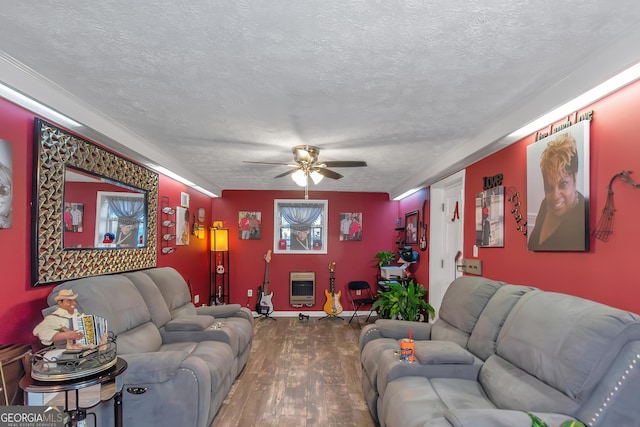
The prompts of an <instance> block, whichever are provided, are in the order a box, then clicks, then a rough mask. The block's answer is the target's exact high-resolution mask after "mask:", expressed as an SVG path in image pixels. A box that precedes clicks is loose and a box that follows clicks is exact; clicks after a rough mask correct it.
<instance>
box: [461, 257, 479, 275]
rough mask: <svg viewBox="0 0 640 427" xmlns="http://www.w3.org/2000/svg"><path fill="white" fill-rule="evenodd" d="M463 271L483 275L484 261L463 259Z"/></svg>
mask: <svg viewBox="0 0 640 427" xmlns="http://www.w3.org/2000/svg"><path fill="white" fill-rule="evenodd" d="M462 271H464V272H465V273H467V274H475V275H477V276H482V261H481V260H479V259H463V260H462Z"/></svg>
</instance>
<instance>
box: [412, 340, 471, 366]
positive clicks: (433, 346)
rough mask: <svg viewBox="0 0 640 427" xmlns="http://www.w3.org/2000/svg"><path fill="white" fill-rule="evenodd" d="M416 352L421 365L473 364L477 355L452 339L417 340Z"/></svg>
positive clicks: (415, 344)
mask: <svg viewBox="0 0 640 427" xmlns="http://www.w3.org/2000/svg"><path fill="white" fill-rule="evenodd" d="M414 352H415V356H416V359H417V361H418V363H420V364H421V365H444V364H452V365H472V364H473V362H474V361H475V357H473V354H471V353H470V352H469V351H467V350H465V349H464V348H462V347H460V346H459V345H458V344H456V343H454V342H451V341H431V340H428V341H424V340H423V341H416V342H415V343H414Z"/></svg>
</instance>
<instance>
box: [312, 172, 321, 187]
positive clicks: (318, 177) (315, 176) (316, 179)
mask: <svg viewBox="0 0 640 427" xmlns="http://www.w3.org/2000/svg"><path fill="white" fill-rule="evenodd" d="M310 176H311V179H312V180H313V183H314V184H316V185H317V184H319V183H320V181H322V178H324V176H323V175H322V174H320V172H318V171H315V170H314V171H313V172H311V175H310Z"/></svg>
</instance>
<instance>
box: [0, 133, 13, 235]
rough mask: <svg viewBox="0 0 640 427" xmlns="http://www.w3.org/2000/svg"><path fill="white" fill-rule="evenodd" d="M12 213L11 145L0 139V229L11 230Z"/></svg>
mask: <svg viewBox="0 0 640 427" xmlns="http://www.w3.org/2000/svg"><path fill="white" fill-rule="evenodd" d="M12 212H13V156H12V151H11V143H10V142H8V141H5V140H2V139H0V228H11V225H12V218H11V216H12Z"/></svg>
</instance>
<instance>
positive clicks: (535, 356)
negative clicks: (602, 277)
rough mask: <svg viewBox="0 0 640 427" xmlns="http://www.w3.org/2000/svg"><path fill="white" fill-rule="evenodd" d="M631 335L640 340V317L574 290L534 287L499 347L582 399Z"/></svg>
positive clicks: (508, 357)
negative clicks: (567, 292)
mask: <svg viewBox="0 0 640 427" xmlns="http://www.w3.org/2000/svg"><path fill="white" fill-rule="evenodd" d="M560 325H561V327H560ZM632 339H640V316H637V315H635V314H631V313H628V312H625V311H622V310H618V309H615V308H612V307H608V306H605V305H603V304H599V303H596V302H593V301H589V300H585V299H582V298H578V297H574V296H571V295H565V294H559V293H554V292H535V293H529V294H528V295H525V296H523V297H522V298H521V299H520V301H519V302H518V303H517V304H516V306H515V307H514V308H513V310H512V312H511V314H510V315H509V317H508V318H507V321H506V322H505V324H504V327H503V328H502V331H501V333H500V335H499V336H498V345H497V349H496V352H497V354H499V355H500V356H501V357H503V358H504V359H506V360H508V361H509V362H511V363H512V364H514V365H516V366H518V367H519V368H521V369H522V370H524V371H525V372H527V373H529V374H531V375H533V376H535V377H537V378H539V379H540V380H541V381H543V382H545V383H547V384H549V385H550V386H552V387H553V388H555V389H557V390H560V391H561V392H563V393H564V394H566V395H567V396H569V397H570V398H572V399H575V400H578V399H581V398H583V397H584V396H585V395H588V394H590V393H591V391H592V390H593V388H594V387H595V386H596V384H597V383H598V382H599V381H600V379H601V377H602V375H603V374H604V372H605V371H607V370H608V369H609V367H610V365H611V363H612V361H613V360H614V358H615V357H616V356H617V355H618V353H619V351H620V350H621V348H622V347H623V346H624V345H625V344H626V343H627V342H628V341H630V340H632Z"/></svg>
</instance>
